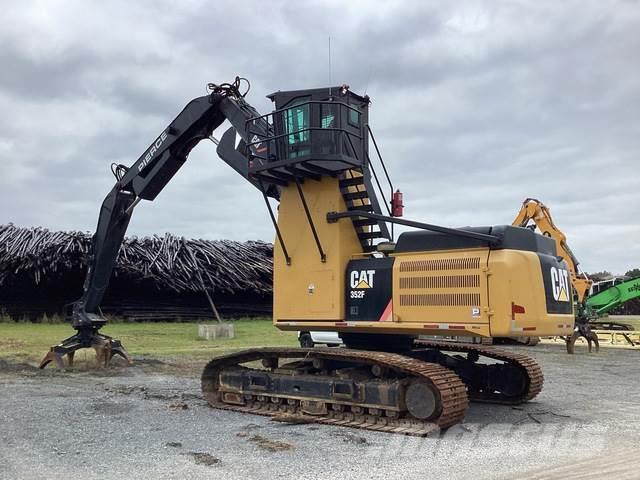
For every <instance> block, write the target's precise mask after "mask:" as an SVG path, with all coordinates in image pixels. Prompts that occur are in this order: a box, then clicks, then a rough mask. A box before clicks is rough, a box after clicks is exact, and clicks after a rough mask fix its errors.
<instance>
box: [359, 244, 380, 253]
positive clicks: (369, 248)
mask: <svg viewBox="0 0 640 480" xmlns="http://www.w3.org/2000/svg"><path fill="white" fill-rule="evenodd" d="M376 250H377V247H376V246H375V245H362V251H363V252H365V253H370V252H375V251H376Z"/></svg>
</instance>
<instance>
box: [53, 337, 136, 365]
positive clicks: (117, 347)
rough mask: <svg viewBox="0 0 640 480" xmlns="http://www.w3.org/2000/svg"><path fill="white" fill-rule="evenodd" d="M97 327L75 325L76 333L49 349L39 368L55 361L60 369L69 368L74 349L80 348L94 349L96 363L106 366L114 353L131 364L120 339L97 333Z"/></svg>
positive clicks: (71, 363)
mask: <svg viewBox="0 0 640 480" xmlns="http://www.w3.org/2000/svg"><path fill="white" fill-rule="evenodd" d="M99 328H100V327H96V326H83V327H76V329H77V330H78V333H76V334H75V335H73V336H72V337H69V338H67V339H65V340H63V341H62V342H61V343H60V344H58V345H55V346H53V347H51V348H50V349H49V352H48V353H47V354H46V355H45V356H44V358H43V359H42V361H41V362H40V368H44V367H46V366H47V365H48V364H49V363H51V362H55V364H56V366H57V367H58V368H61V369H64V368H71V367H73V357H74V356H75V353H76V351H78V350H80V349H81V348H93V349H95V351H96V358H97V361H98V365H101V366H104V367H108V366H109V363H110V362H111V359H112V358H113V357H114V356H115V355H120V356H121V357H122V358H124V359H125V360H126V361H127V363H128V364H129V365H131V364H132V363H133V360H132V359H131V356H130V355H129V353H127V351H126V350H125V348H124V347H123V346H122V343H120V340H115V339H114V338H112V337H109V336H108V335H103V334H101V333H99V331H98V330H99ZM65 355H66V356H67V359H68V361H67V363H66V365H65V361H64V356H65Z"/></svg>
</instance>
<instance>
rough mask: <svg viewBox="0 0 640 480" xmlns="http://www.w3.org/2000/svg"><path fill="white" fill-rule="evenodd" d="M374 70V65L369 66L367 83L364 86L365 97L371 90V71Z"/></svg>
mask: <svg viewBox="0 0 640 480" xmlns="http://www.w3.org/2000/svg"><path fill="white" fill-rule="evenodd" d="M372 69H373V65H369V73H367V81H366V83H365V84H364V93H363V94H362V95H363V96H364V95H366V94H367V90H368V89H369V80H371V70H372Z"/></svg>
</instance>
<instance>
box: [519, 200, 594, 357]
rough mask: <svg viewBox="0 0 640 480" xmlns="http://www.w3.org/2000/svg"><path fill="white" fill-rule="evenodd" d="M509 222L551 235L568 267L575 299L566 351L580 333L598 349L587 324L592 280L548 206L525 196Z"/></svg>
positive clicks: (572, 346) (570, 349) (572, 348)
mask: <svg viewBox="0 0 640 480" xmlns="http://www.w3.org/2000/svg"><path fill="white" fill-rule="evenodd" d="M531 222H533V223H531ZM512 225H514V226H517V227H524V228H531V229H533V230H535V228H536V227H537V228H538V230H540V232H541V233H542V235H544V236H545V237H549V238H551V239H553V241H554V242H555V244H556V251H557V252H558V255H559V256H561V257H562V259H563V260H564V261H565V263H566V265H567V267H568V268H569V275H570V276H571V285H572V286H573V293H574V297H575V298H574V301H575V303H576V325H575V328H574V331H573V333H572V334H571V335H570V336H568V337H565V340H566V342H567V351H568V352H569V353H573V352H574V349H575V342H576V340H577V339H578V338H580V337H584V338H585V339H586V341H587V344H588V348H589V351H591V349H592V344H594V345H595V348H596V351H598V349H599V343H598V336H597V335H596V334H595V333H594V332H592V331H591V329H590V328H589V323H588V322H589V318H588V316H587V314H586V300H587V296H588V295H589V290H590V288H591V285H593V281H592V280H590V279H589V277H588V276H587V275H586V274H585V273H583V272H581V271H580V269H579V267H578V265H579V262H578V260H577V259H576V257H575V255H574V254H573V252H572V251H571V249H570V248H569V245H568V244H567V237H566V235H565V234H564V233H563V232H562V231H561V230H560V229H559V228H558V227H557V226H556V224H555V223H554V222H553V217H552V216H551V211H550V210H549V208H548V207H547V206H546V205H544V204H543V203H542V202H541V201H540V200H537V199H535V198H526V199H525V200H524V202H522V206H521V207H520V211H519V212H518V214H517V215H516V218H515V219H514V220H513V222H512Z"/></svg>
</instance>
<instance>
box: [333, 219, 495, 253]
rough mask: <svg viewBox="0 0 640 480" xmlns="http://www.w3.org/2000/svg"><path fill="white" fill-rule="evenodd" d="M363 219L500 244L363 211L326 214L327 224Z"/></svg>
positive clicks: (475, 235) (479, 235)
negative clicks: (350, 219)
mask: <svg viewBox="0 0 640 480" xmlns="http://www.w3.org/2000/svg"><path fill="white" fill-rule="evenodd" d="M352 217H363V218H370V219H372V220H378V221H380V222H390V223H397V224H398V225H406V226H408V227H414V228H420V229H422V230H430V231H432V232H438V233H443V234H445V235H454V236H457V237H466V238H473V239H475V240H482V241H483V242H488V243H490V244H492V245H495V244H499V243H501V242H502V239H501V238H500V237H497V236H495V235H487V234H486V233H478V232H471V231H469V230H463V229H461V228H449V227H441V226H439V225H431V224H430V223H422V222H415V221H413V220H404V219H401V218H398V217H387V216H385V215H378V214H377V213H369V212H365V211H363V210H351V211H349V212H329V213H327V222H328V223H335V222H337V221H338V220H340V219H341V218H352Z"/></svg>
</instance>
